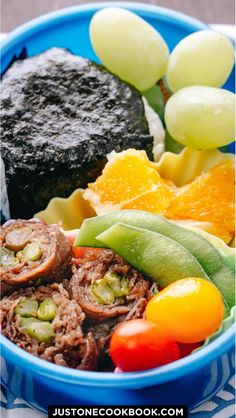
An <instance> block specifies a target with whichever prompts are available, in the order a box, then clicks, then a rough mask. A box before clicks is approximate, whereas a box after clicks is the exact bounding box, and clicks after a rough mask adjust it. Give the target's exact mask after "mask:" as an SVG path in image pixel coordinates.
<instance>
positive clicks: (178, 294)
mask: <svg viewBox="0 0 236 418" xmlns="http://www.w3.org/2000/svg"><path fill="white" fill-rule="evenodd" d="M223 315H224V305H223V301H222V297H221V293H220V292H219V290H218V289H217V288H216V287H215V286H214V285H213V284H212V283H210V282H208V281H207V280H205V279H201V278H198V277H190V278H187V279H182V280H178V281H176V282H174V283H172V284H170V285H169V286H167V287H166V288H165V289H163V290H162V291H161V292H160V293H158V294H157V295H155V296H154V297H153V298H152V299H151V300H150V302H149V303H148V304H147V308H146V319H147V320H148V321H150V322H154V323H158V324H160V325H163V327H165V329H167V330H168V331H169V332H170V334H171V335H172V337H173V338H174V340H175V341H178V342H180V343H196V342H199V341H203V340H205V339H206V338H207V337H209V335H211V334H212V333H213V332H215V331H216V330H217V329H218V328H219V326H220V324H221V322H222V320H223Z"/></svg>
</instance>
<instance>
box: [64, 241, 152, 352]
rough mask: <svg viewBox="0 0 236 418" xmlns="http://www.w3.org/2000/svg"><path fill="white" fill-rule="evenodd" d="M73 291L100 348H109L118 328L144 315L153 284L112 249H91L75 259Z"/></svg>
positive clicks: (71, 282)
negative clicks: (111, 338)
mask: <svg viewBox="0 0 236 418" xmlns="http://www.w3.org/2000/svg"><path fill="white" fill-rule="evenodd" d="M72 271H73V273H74V274H73V276H72V278H71V280H70V282H69V293H70V295H71V297H72V298H73V299H75V300H76V301H77V302H78V303H79V305H80V306H81V308H82V310H83V312H84V313H85V314H86V321H85V324H84V326H85V327H87V329H88V330H90V331H92V333H93V335H94V337H95V338H96V340H97V343H98V347H99V349H101V350H105V351H107V349H108V342H109V340H110V337H111V334H112V332H113V331H114V329H115V328H116V327H117V326H118V325H119V324H120V323H121V322H123V321H127V320H129V319H134V318H141V317H142V316H143V314H144V310H145V307H146V304H147V301H148V300H149V298H150V297H151V296H152V295H153V293H152V288H151V287H152V283H151V282H150V281H149V280H148V279H146V278H145V277H144V276H143V275H142V274H141V273H139V272H138V271H137V270H135V269H133V268H132V267H131V266H130V265H129V264H128V263H127V262H125V261H124V260H123V258H122V257H120V256H119V255H118V254H115V253H114V252H113V251H111V250H105V249H104V250H97V249H96V250H91V251H89V252H88V253H87V254H86V257H85V258H83V259H77V260H74V264H73V266H72Z"/></svg>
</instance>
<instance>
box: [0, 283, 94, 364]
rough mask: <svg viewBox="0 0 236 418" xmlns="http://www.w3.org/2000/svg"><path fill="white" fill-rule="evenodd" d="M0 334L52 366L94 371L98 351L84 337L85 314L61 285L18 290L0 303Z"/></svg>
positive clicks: (89, 337)
mask: <svg viewBox="0 0 236 418" xmlns="http://www.w3.org/2000/svg"><path fill="white" fill-rule="evenodd" d="M0 308H1V309H0V322H1V328H2V334H3V335H5V336H6V337H7V338H9V339H10V340H11V341H12V342H14V343H15V344H16V345H17V346H18V347H20V348H22V349H24V350H26V351H28V352H29V353H31V354H33V355H35V356H37V357H40V358H42V359H44V360H47V361H50V362H52V363H55V364H58V365H61V366H67V367H72V368H75V369H80V370H96V367H97V360H98V349H97V345H96V342H95V340H94V338H93V336H92V334H91V332H90V333H88V334H87V335H86V336H84V335H83V331H82V324H83V322H84V318H85V315H84V313H83V312H82V310H81V308H80V306H79V305H78V303H76V302H75V301H73V300H71V299H70V298H69V294H68V292H67V290H66V289H65V288H64V287H63V285H62V284H61V283H60V284H57V283H53V284H51V285H47V286H39V287H38V288H34V287H31V288H27V289H21V290H19V291H17V292H14V293H13V294H12V295H10V296H5V297H4V298H3V299H2V300H1V302H0Z"/></svg>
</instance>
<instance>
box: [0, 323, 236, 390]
mask: <svg viewBox="0 0 236 418" xmlns="http://www.w3.org/2000/svg"><path fill="white" fill-rule="evenodd" d="M234 337H235V332H234V326H231V327H230V328H229V329H228V330H227V331H226V332H225V333H224V334H223V335H221V336H220V337H218V338H217V339H216V340H215V341H213V342H212V343H210V344H209V345H208V346H206V347H204V348H203V349H202V350H199V351H196V352H195V353H193V354H191V355H190V356H187V357H185V358H183V359H181V360H178V361H176V362H174V363H170V364H167V365H166V366H162V367H159V368H156V369H151V370H147V371H144V372H135V373H107V372H86V371H81V370H74V369H70V368H68V367H61V366H57V365H55V364H53V363H49V362H47V361H44V360H41V359H39V358H38V357H35V356H33V355H31V354H29V353H27V352H26V351H24V350H22V349H20V348H19V347H17V346H16V345H15V344H14V343H12V342H11V341H10V340H8V339H7V338H5V337H4V336H2V335H1V336H0V342H1V344H2V356H3V357H6V358H7V357H9V359H10V361H11V362H12V363H14V364H20V365H21V368H22V369H23V370H25V371H32V372H34V370H35V371H37V370H38V371H39V372H40V374H42V375H45V376H48V377H50V376H52V377H53V376H56V379H57V380H58V381H61V382H67V383H77V384H79V383H81V384H83V385H88V386H104V387H110V386H111V384H112V386H113V387H122V388H132V387H133V388H135V387H136V386H137V385H138V386H140V385H142V386H149V385H153V384H158V383H163V382H168V381H171V380H174V379H175V378H180V377H184V376H185V375H186V374H190V373H194V372H195V371H197V370H198V369H199V368H200V367H204V365H206V364H208V363H211V362H212V361H214V360H216V359H217V358H218V357H220V356H221V355H222V354H224V352H227V351H229V350H231V349H232V348H233V346H234Z"/></svg>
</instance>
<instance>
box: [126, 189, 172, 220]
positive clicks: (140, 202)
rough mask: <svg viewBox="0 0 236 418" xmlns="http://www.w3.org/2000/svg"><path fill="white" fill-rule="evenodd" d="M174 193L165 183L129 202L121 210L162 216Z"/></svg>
mask: <svg viewBox="0 0 236 418" xmlns="http://www.w3.org/2000/svg"><path fill="white" fill-rule="evenodd" d="M173 194H174V191H173V190H172V189H171V188H170V187H169V186H168V185H167V184H165V183H159V184H158V185H157V186H155V190H154V191H151V192H147V193H145V194H144V195H142V196H139V197H137V198H136V199H133V200H130V201H129V202H128V203H126V204H124V205H123V206H122V209H137V210H145V211H147V212H152V213H155V214H159V215H161V214H164V213H165V211H166V209H167V208H168V207H169V205H170V201H171V199H172V197H173Z"/></svg>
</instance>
